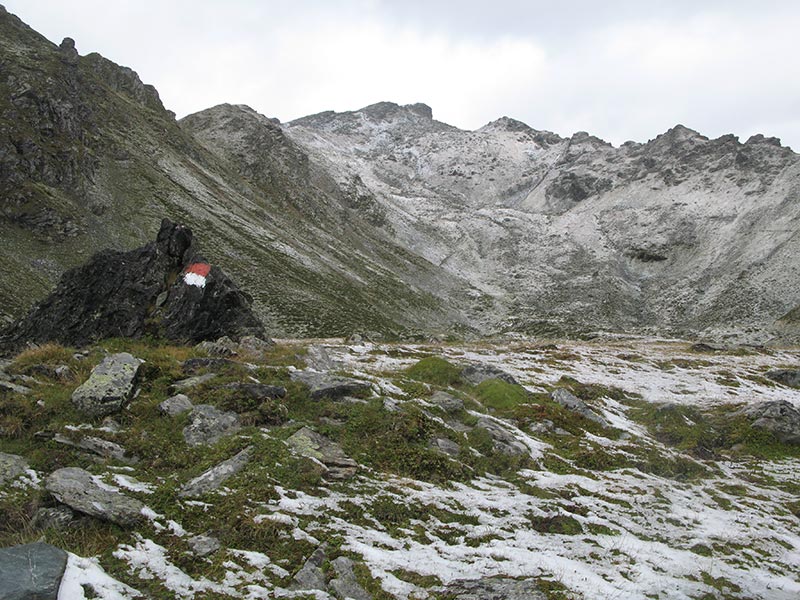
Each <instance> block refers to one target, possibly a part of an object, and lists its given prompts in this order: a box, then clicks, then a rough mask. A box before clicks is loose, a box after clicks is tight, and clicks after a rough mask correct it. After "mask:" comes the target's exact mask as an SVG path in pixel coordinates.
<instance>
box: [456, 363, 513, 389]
mask: <svg viewBox="0 0 800 600" xmlns="http://www.w3.org/2000/svg"><path fill="white" fill-rule="evenodd" d="M461 378H462V379H463V380H464V381H466V382H468V383H471V384H472V385H478V384H480V383H483V382H484V381H486V380H487V379H501V380H503V381H505V382H506V383H510V384H512V385H519V382H518V381H517V380H516V379H514V377H513V376H512V375H510V374H509V373H506V372H505V371H503V370H502V369H498V368H497V367H493V366H491V365H484V364H479V365H469V366H467V367H465V368H464V369H463V370H462V371H461Z"/></svg>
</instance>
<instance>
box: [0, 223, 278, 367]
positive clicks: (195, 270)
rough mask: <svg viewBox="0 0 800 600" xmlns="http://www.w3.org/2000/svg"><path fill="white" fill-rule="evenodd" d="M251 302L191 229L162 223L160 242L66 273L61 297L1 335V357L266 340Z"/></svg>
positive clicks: (48, 300) (93, 260)
mask: <svg viewBox="0 0 800 600" xmlns="http://www.w3.org/2000/svg"><path fill="white" fill-rule="evenodd" d="M250 304H251V299H250V297H249V296H248V295H247V294H245V293H244V292H242V291H241V290H239V288H238V287H237V286H236V284H235V283H233V281H231V280H230V278H228V276H227V275H225V273H224V272H223V271H222V270H220V269H219V268H217V267H214V266H211V265H210V264H209V263H208V262H207V261H205V260H204V259H203V258H202V256H201V255H200V254H198V253H197V251H196V250H195V247H194V244H193V236H192V231H191V230H190V229H188V228H187V227H184V226H182V225H178V224H176V223H173V222H171V221H169V220H168V219H164V221H163V222H162V223H161V229H160V231H159V232H158V236H157V238H156V240H155V241H154V242H150V243H149V244H147V245H145V246H142V247H140V248H137V249H135V250H131V251H129V252H115V251H111V250H106V251H103V252H100V253H98V254H96V255H95V256H94V257H92V258H91V259H90V260H89V262H88V263H86V264H85V265H83V266H81V267H78V268H75V269H72V270H70V271H68V272H67V273H65V274H64V276H63V277H62V278H61V282H60V283H59V284H58V286H57V287H56V289H55V291H54V292H53V293H52V294H51V295H50V296H49V297H47V298H46V299H45V300H44V301H42V302H41V303H40V304H39V305H38V306H36V307H34V308H33V310H32V311H31V312H30V313H29V314H28V315H27V316H26V317H24V318H23V319H21V320H20V321H18V322H17V323H15V324H14V325H12V326H11V328H10V329H9V330H7V331H5V332H4V333H3V335H2V336H0V351H6V352H9V351H14V350H17V349H19V348H21V347H22V346H24V345H25V344H27V343H31V342H33V343H41V342H48V341H56V342H60V343H62V344H65V345H70V346H84V345H86V344H88V343H90V342H92V341H95V340H98V339H102V338H107V337H129V338H140V337H142V336H144V335H148V334H150V335H155V336H158V337H164V338H166V339H169V340H172V341H176V342H181V343H186V342H190V343H198V342H200V341H203V340H215V339H217V338H220V337H222V336H226V335H227V336H229V337H233V338H236V339H238V338H240V337H242V336H247V335H253V336H256V337H259V338H265V337H266V333H265V332H264V328H263V325H262V324H261V322H260V321H259V320H258V318H257V317H256V316H255V314H254V313H253V312H252V310H251V309H250Z"/></svg>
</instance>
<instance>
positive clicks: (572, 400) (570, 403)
mask: <svg viewBox="0 0 800 600" xmlns="http://www.w3.org/2000/svg"><path fill="white" fill-rule="evenodd" d="M550 398H551V399H552V400H553V402H556V403H557V404H560V405H561V406H563V407H564V408H566V409H567V410H571V411H572V412H575V413H578V414H579V415H581V416H583V417H586V418H587V419H590V420H592V421H594V422H595V423H598V424H600V425H602V426H603V427H608V426H609V425H608V422H607V421H606V420H605V419H604V418H603V417H601V416H600V415H598V414H597V413H596V412H594V411H593V410H592V409H591V408H589V406H588V405H587V404H586V403H585V402H584V401H583V400H581V399H580V398H578V397H577V396H575V395H574V394H572V393H571V392H570V391H569V390H565V389H564V388H556V389H554V390H553V391H552V392H550Z"/></svg>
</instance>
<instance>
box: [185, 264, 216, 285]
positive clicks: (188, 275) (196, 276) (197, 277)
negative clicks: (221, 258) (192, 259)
mask: <svg viewBox="0 0 800 600" xmlns="http://www.w3.org/2000/svg"><path fill="white" fill-rule="evenodd" d="M210 271H211V265H209V264H208V263H194V264H192V265H189V266H188V267H186V270H185V271H184V272H183V282H184V283H185V284H186V285H196V286H197V287H199V288H203V287H206V277H207V276H208V274H209V272H210Z"/></svg>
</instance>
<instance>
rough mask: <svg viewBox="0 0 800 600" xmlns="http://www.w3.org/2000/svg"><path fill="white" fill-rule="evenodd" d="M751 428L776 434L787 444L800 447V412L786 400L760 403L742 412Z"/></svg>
mask: <svg viewBox="0 0 800 600" xmlns="http://www.w3.org/2000/svg"><path fill="white" fill-rule="evenodd" d="M741 413H742V414H744V415H746V416H747V417H748V418H749V419H752V423H751V426H752V427H755V428H756V429H763V430H765V431H770V432H772V433H773V434H775V437H776V438H778V439H779V440H780V441H781V442H783V443H785V444H794V445H800V410H798V409H797V408H795V406H794V405H792V404H791V403H789V402H787V401H786V400H770V401H767V402H759V403H757V404H753V405H751V406H748V407H746V408H745V409H743V410H742V411H741Z"/></svg>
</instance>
